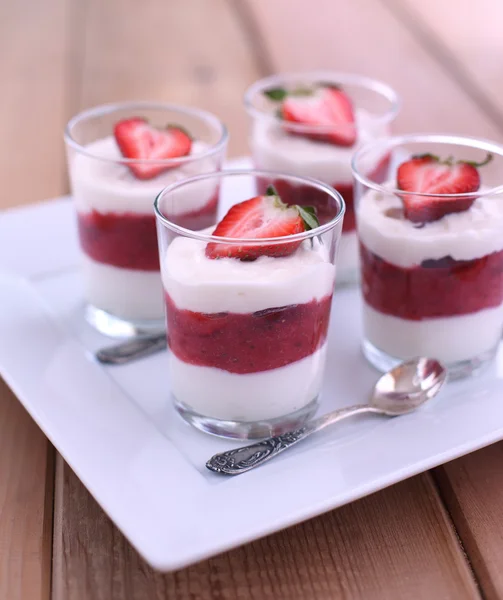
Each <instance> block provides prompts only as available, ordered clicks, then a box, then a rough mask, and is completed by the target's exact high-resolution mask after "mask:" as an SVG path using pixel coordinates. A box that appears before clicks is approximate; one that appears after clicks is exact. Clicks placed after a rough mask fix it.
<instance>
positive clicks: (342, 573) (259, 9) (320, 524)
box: [53, 0, 489, 600]
mask: <svg viewBox="0 0 503 600" xmlns="http://www.w3.org/2000/svg"><path fill="white" fill-rule="evenodd" d="M240 1H241V4H244V2H242V0H240ZM362 1H363V0H358V2H356V3H355V5H354V7H353V8H351V4H350V3H348V5H349V7H348V8H347V9H344V10H346V12H347V14H346V18H347V19H349V20H351V22H352V23H355V24H358V21H359V19H360V16H361V9H362V6H363V7H364V8H365V7H366V8H369V7H370V9H371V10H375V11H377V12H376V14H377V17H376V18H377V19H378V23H379V24H380V25H381V26H382V28H383V29H382V30H380V31H379V30H377V32H378V36H377V38H376V35H375V31H376V30H375V28H373V27H370V25H371V24H372V19H371V20H370V21H369V23H368V25H367V28H368V31H367V30H366V31H365V33H367V34H372V33H373V35H374V37H373V38H370V37H369V39H373V40H374V42H375V43H376V44H378V45H380V43H381V40H380V36H384V37H386V35H396V36H399V37H400V36H401V39H400V40H399V42H401V41H402V38H403V39H405V41H406V45H407V44H408V45H409V46H410V48H412V50H410V49H409V52H410V54H411V55H412V56H413V57H414V58H416V55H417V57H419V63H420V64H419V68H420V69H423V71H424V72H425V73H426V72H429V71H430V69H431V68H437V69H438V67H436V65H435V62H434V61H431V60H430V59H428V57H427V55H426V54H425V53H424V52H423V53H422V52H421V49H420V48H419V49H418V48H417V44H416V42H415V40H414V39H412V38H411V36H410V35H409V33H408V32H407V31H405V32H404V31H402V30H403V26H402V25H401V24H400V23H398V22H396V21H395V20H394V17H393V16H392V15H390V14H389V13H388V12H387V10H386V9H384V8H382V6H380V5H376V6H377V7H378V8H377V9H376V8H375V6H373V4H372V3H370V2H367V3H363V4H362ZM317 2H318V0H316V2H315V5H314V7H313V5H312V3H311V4H310V7H308V6H307V5H303V4H302V3H300V2H298V0H295V2H293V3H292V2H288V6H287V4H285V2H284V1H283V0H280V1H278V6H277V5H276V3H267V2H262V1H261V2H258V3H257V4H255V3H249V4H246V9H247V10H243V6H240V7H236V5H235V2H232V1H229V2H224V1H223V0H222V1H213V2H212V3H208V2H205V0H190V1H189V2H187V1H182V0H175V1H172V2H170V3H162V2H160V1H159V0H157V1H155V0H147V1H145V2H143V3H142V11H141V27H139V26H138V22H137V13H136V12H135V11H134V8H135V7H137V4H136V3H133V1H132V0H126V1H125V2H124V1H121V2H119V0H114V1H109V2H107V3H103V2H99V1H98V0H87V2H86V3H85V9H80V10H81V16H80V19H81V21H82V23H84V24H85V25H84V33H83V34H82V35H81V36H80V38H79V39H80V42H79V44H80V46H79V48H77V49H74V52H73V56H74V60H75V64H76V65H78V66H79V68H77V69H76V70H77V72H78V73H81V76H80V78H79V79H78V81H75V83H74V87H73V89H74V90H77V92H78V93H77V92H76V95H75V98H76V100H75V102H76V104H78V107H79V108H83V107H87V106H90V105H93V104H97V103H101V102H105V101H113V100H118V99H128V98H129V99H138V98H153V99H158V100H169V101H177V102H184V103H189V104H194V105H200V106H202V107H205V108H208V109H210V110H213V111H214V112H215V113H217V114H219V115H220V116H222V117H224V120H226V121H227V123H228V124H229V126H230V128H231V138H232V136H233V135H234V139H235V140H237V141H235V142H234V146H233V153H236V152H241V151H242V150H241V148H242V149H243V150H244V148H245V138H246V136H245V134H244V130H245V127H246V121H245V115H244V112H243V111H242V108H241V94H242V91H243V90H244V88H245V87H246V85H248V84H249V83H250V82H251V81H252V80H253V79H255V78H257V77H258V76H261V75H263V74H265V73H266V72H268V71H270V70H271V69H272V68H277V69H279V68H281V69H283V68H288V67H290V65H289V64H288V62H289V58H288V57H289V56H290V54H295V55H297V54H298V55H299V56H302V57H304V58H305V57H306V56H309V57H310V58H309V60H310V61H311V62H310V63H309V64H307V63H306V64H301V65H295V66H296V67H298V68H300V67H312V66H316V67H321V66H327V67H330V66H332V67H333V66H339V67H340V68H344V69H345V70H362V69H361V68H358V64H357V63H353V62H352V60H353V57H354V56H358V57H359V60H360V62H361V64H364V62H365V61H366V58H368V51H367V53H366V54H365V56H364V54H363V51H361V50H360V46H359V45H360V40H361V38H360V37H358V39H357V38H356V37H355V36H354V35H352V36H349V33H348V34H347V38H346V39H345V40H342V41H337V40H336V37H337V36H334V35H333V19H330V18H327V15H325V22H324V23H321V20H322V19H321V18H320V19H318V18H317V17H316V15H315V14H314V13H315V12H316V10H317V9H318V8H319V7H318V6H317ZM292 5H293V9H294V11H297V14H295V13H294V14H295V19H293V21H294V23H293V25H292V18H289V19H287V20H285V19H284V14H285V13H283V14H282V15H281V8H283V9H286V8H288V9H289V10H288V14H289V15H290V16H293V15H292V12H291V10H290V9H291V7H292ZM188 6H190V10H188ZM337 6H339V5H337ZM322 8H323V7H322ZM325 8H329V9H331V11H332V12H333V10H334V9H333V4H331V5H330V6H329V5H328V4H327V5H326V7H325ZM265 9H267V10H265ZM313 9H315V10H313ZM299 10H300V12H298V11H299ZM337 10H338V9H337ZM250 14H253V15H255V17H256V21H253V22H249V21H248V19H249V15H250ZM328 14H331V13H330V12H329V13H328ZM280 16H281V19H280V18H279V17H280ZM336 16H337V15H336ZM372 18H373V17H372ZM269 19H273V21H272V24H271V23H269ZM306 19H308V20H309V22H310V28H307V29H309V30H310V31H311V33H310V34H309V35H310V36H312V37H310V38H306V37H304V38H301V39H295V36H297V35H300V32H299V28H300V27H301V26H302V27H303V24H304V23H305V22H306ZM311 24H314V30H313V28H312V27H311ZM358 27H359V24H358ZM292 28H293V29H292ZM257 32H258V35H259V36H260V37H263V38H264V39H265V41H266V44H265V45H264V46H262V43H261V41H260V39H259V38H257ZM327 37H328V38H330V39H329V40H327V39H325V38H327ZM322 38H323V39H322ZM350 38H351V39H350ZM334 40H335V41H334ZM154 41H155V43H154ZM283 42H285V43H286V44H287V46H285V47H283V46H282V44H283ZM315 42H316V43H315ZM348 43H350V45H349V47H350V48H351V52H348V48H347V47H344V44H346V45H347V44H348ZM320 45H321V46H322V47H323V48H325V50H326V51H327V52H329V56H330V57H333V56H339V57H340V60H339V62H338V63H337V64H326V61H325V59H326V56H325V55H324V54H323V53H318V50H316V49H317V48H318V47H319V46H320ZM278 48H281V54H279V53H278ZM269 51H270V54H269V53H268V52H269ZM392 55H393V49H392V47H391V46H389V45H388V47H387V48H386V51H385V52H380V54H379V66H381V65H380V61H383V60H384V59H387V60H388V59H389V58H390V56H392ZM281 57H282V58H281ZM425 60H426V61H427V64H424V61H425ZM324 61H325V63H324ZM428 61H429V62H428ZM432 65H433V67H432ZM401 66H402V64H400V65H399V64H398V62H397V61H396V60H395V62H394V70H393V73H394V76H395V77H396V76H397V70H398V68H399V67H400V68H401ZM290 68H291V67H290ZM363 70H364V71H367V72H368V70H367V69H363ZM371 74H372V73H371ZM376 74H377V75H379V73H376ZM384 78H386V77H384ZM392 83H393V81H392ZM463 110H464V111H465V112H466V113H469V112H470V110H471V108H467V107H466V106H465V107H464V108H463V107H462V110H461V117H458V118H463V114H464V113H463ZM479 122H480V123H482V124H483V126H486V127H489V122H488V121H487V120H485V119H484V117H483V116H480V121H479ZM58 461H59V462H58V468H57V493H56V501H55V531H54V538H55V543H54V570H53V598H54V599H55V600H63V599H64V600H67V599H68V600H81V599H84V598H85V599H86V600H87V598H91V599H92V600H116V599H117V600H119V599H121V600H122V599H126V600H129V599H133V598H134V599H135V600H136V599H138V600H142V599H143V598H145V599H146V598H155V599H164V598H177V599H181V600H183V599H185V598H187V599H188V598H191V599H192V600H197V599H199V598H201V599H206V598H208V599H213V598H215V599H217V598H218V599H227V598H228V599H232V600H234V598H257V599H260V600H262V599H265V600H267V599H268V598H292V599H294V600H295V599H297V598H299V599H300V598H302V599H303V600H304V599H309V598H331V599H332V598H375V599H377V600H379V599H380V598H386V599H388V598H404V599H407V598H411V599H412V598H414V600H417V599H419V600H420V599H421V598H425V599H428V600H430V599H431V598H433V599H434V598H437V597H438V598H456V599H458V598H459V599H461V600H462V599H464V598H478V593H477V590H476V588H475V586H474V583H473V581H472V579H471V575H470V571H469V568H468V565H467V563H466V561H465V559H464V557H463V555H462V553H461V551H460V548H459V545H458V543H457V540H456V538H455V536H454V534H453V530H452V529H451V527H450V523H449V521H448V519H447V518H446V515H445V513H444V512H443V510H442V506H441V503H440V502H439V498H438V495H437V494H436V492H435V489H434V488H433V486H432V484H431V479H430V478H429V476H428V475H424V476H421V477H418V478H415V479H413V480H411V481H408V482H405V483H403V484H400V485H399V486H396V487H394V488H391V489H390V490H386V491H384V492H381V493H380V494H376V495H375V496H372V497H370V498H367V499H365V500H362V501H361V502H359V503H356V504H353V505H350V506H348V507H344V508H342V509H340V510H338V511H334V512H332V513H330V514H328V515H326V516H323V517H320V518H318V519H314V520H312V521H309V522H308V523H305V524H303V525H299V526H298V527H294V528H291V529H289V530H287V531H285V532H282V533H279V534H277V535H274V536H270V537H268V538H266V539H264V540H260V541H258V542H255V543H254V544H250V545H247V546H245V547H243V548H240V549H237V550H235V551H233V552H229V553H226V554H224V555H221V556H219V557H216V558H213V559H211V560H209V561H205V562H203V563H201V564H199V565H196V566H194V567H191V568H188V569H185V570H183V571H179V572H177V573H174V574H171V575H164V576H163V575H159V574H156V573H154V572H153V571H152V570H151V569H150V568H149V567H148V566H147V565H145V563H144V562H143V561H142V560H141V559H140V558H139V557H138V555H137V554H136V552H135V551H134V550H133V549H132V548H131V547H130V546H129V544H128V543H127V542H126V541H125V540H124V538H123V536H122V535H121V534H120V533H119V532H118V531H117V529H116V528H115V527H114V526H113V524H112V523H111V522H110V521H109V520H108V519H107V517H105V515H104V514H103V512H102V511H101V510H100V509H99V508H98V506H97V505H96V503H95V502H94V500H92V498H91V497H90V495H89V494H88V492H87V491H86V490H85V489H84V488H83V486H82V484H81V483H80V482H79V481H78V479H77V478H76V477H75V475H74V474H73V473H72V472H71V470H70V469H69V468H68V466H66V465H65V464H64V463H63V461H62V460H61V458H59V459H58Z"/></svg>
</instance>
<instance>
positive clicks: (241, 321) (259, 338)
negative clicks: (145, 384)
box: [155, 170, 344, 439]
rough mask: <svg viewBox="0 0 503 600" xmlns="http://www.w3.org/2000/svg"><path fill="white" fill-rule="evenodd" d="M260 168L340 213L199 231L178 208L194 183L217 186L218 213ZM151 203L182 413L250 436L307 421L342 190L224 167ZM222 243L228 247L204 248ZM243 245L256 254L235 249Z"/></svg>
mask: <svg viewBox="0 0 503 600" xmlns="http://www.w3.org/2000/svg"><path fill="white" fill-rule="evenodd" d="M264 177H265V178H269V177H272V178H273V179H274V180H275V181H278V182H284V183H285V184H288V185H303V186H306V187H309V188H313V189H314V190H316V192H317V194H318V195H319V197H320V203H321V199H322V197H324V200H325V203H324V204H323V203H321V206H324V207H325V208H326V209H327V210H330V211H331V214H333V217H332V219H331V220H329V221H328V222H327V223H325V224H324V225H321V226H319V227H316V228H314V229H312V230H310V231H303V232H302V233H297V234H294V235H289V236H284V237H272V238H267V239H266V238H264V239H241V238H237V237H218V236H213V235H212V232H213V230H214V227H213V226H212V227H208V229H207V230H205V231H195V230H193V229H191V228H187V227H184V226H183V222H180V221H179V219H178V218H177V214H178V212H179V205H180V203H183V201H184V200H183V199H184V198H185V196H186V195H187V194H194V195H195V194H199V193H200V190H202V189H205V188H206V187H210V188H212V189H213V188H215V187H217V186H218V187H221V195H222V198H221V201H220V205H219V214H218V216H217V215H216V216H215V220H214V224H216V223H217V222H219V221H220V220H221V218H222V217H223V216H224V215H225V214H226V212H227V209H228V207H229V206H230V205H234V204H237V203H240V202H242V201H244V200H248V199H250V198H253V197H255V196H257V193H258V192H257V187H259V186H260V182H261V180H262V179H263V178H264ZM155 211H156V217H157V230H158V239H159V250H160V262H161V272H162V281H163V286H164V298H165V302H166V314H167V329H168V342H169V348H170V352H169V359H168V360H169V382H170V389H171V392H172V395H173V398H174V402H175V406H176V408H177V410H178V412H179V413H180V414H181V416H182V417H183V418H184V419H185V420H186V421H188V422H189V423H191V424H192V425H194V426H195V427H197V428H199V429H202V430H203V431H206V432H209V433H214V434H217V435H222V436H227V437H234V438H243V439H253V438H260V437H265V436H269V435H272V434H277V433H280V432H282V431H285V430H288V429H290V428H292V427H296V426H297V425H299V424H300V423H302V422H303V421H304V420H305V419H307V418H308V417H310V416H311V415H312V414H314V412H315V411H316V408H317V398H318V394H319V392H320V387H321V383H322V378H323V371H324V366H325V355H326V349H327V333H328V324H329V318H330V308H331V300H332V293H333V288H334V281H335V258H336V251H337V247H338V243H339V240H340V237H341V232H342V221H343V214H344V202H343V200H342V197H341V196H340V194H339V193H338V192H336V191H335V190H334V189H332V188H331V187H329V186H327V185H325V184H323V183H321V182H317V181H314V180H310V179H305V178H301V177H295V176H290V175H285V174H282V173H269V172H262V171H249V170H247V171H227V172H226V171H221V172H220V173H214V174H208V175H201V176H198V177H192V178H190V179H187V180H185V181H183V182H179V183H176V184H173V185H171V186H169V187H167V188H166V189H165V190H163V191H162V192H161V194H160V195H159V196H158V197H157V199H156V202H155ZM254 218H257V217H254ZM215 248H218V249H221V250H223V249H224V250H225V255H226V256H225V257H222V258H214V257H213V254H208V252H213V251H214V249H215ZM243 248H244V249H245V250H246V249H250V248H253V250H254V253H255V257H254V258H253V259H249V258H248V259H244V258H243V259H241V258H236V257H234V256H235V254H236V253H238V251H239V252H242V251H243ZM271 249H272V250H271ZM245 253H246V252H245ZM271 254H275V255H276V256H271ZM233 255H234V256H233Z"/></svg>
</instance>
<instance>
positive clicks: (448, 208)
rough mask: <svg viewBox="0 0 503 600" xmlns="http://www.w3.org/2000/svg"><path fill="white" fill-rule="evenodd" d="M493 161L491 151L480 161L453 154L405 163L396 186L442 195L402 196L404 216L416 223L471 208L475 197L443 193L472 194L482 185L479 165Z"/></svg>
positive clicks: (400, 170) (431, 155)
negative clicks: (453, 155)
mask: <svg viewBox="0 0 503 600" xmlns="http://www.w3.org/2000/svg"><path fill="white" fill-rule="evenodd" d="M491 160H492V155H491V154H488V155H487V157H486V159H485V160H484V161H482V162H480V163H475V162H470V161H464V160H458V161H454V159H453V158H452V157H450V158H448V159H446V160H440V158H439V157H438V156H434V155H433V154H421V155H419V156H413V157H412V158H411V159H410V160H408V161H406V162H404V163H402V164H401V165H400V166H399V167H398V171H397V187H398V188H399V189H401V190H404V191H407V192H418V193H422V194H439V195H438V196H435V195H432V196H414V195H413V194H408V195H406V196H402V197H401V198H402V202H403V210H404V216H405V218H407V219H408V220H409V221H412V222H413V223H429V222H431V221H438V219H441V218H442V217H443V216H445V215H448V214H450V213H455V212H462V211H465V210H468V209H469V208H470V206H471V205H472V204H473V203H474V202H475V199H476V196H469V197H468V198H459V197H456V196H453V197H451V198H446V197H443V196H442V195H443V194H471V193H472V192H476V191H477V190H478V189H479V187H480V174H479V172H478V167H483V166H484V165H486V164H487V163H488V162H490V161H491Z"/></svg>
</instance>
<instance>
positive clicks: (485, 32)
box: [384, 0, 503, 140]
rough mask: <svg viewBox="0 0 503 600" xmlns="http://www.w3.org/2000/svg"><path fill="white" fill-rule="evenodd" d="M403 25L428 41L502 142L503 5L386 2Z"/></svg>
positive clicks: (495, 1)
mask: <svg viewBox="0 0 503 600" xmlns="http://www.w3.org/2000/svg"><path fill="white" fill-rule="evenodd" d="M384 1H385V2H386V3H387V4H388V6H390V8H391V9H392V10H393V11H394V12H395V14H396V15H397V16H398V17H399V18H400V19H401V21H402V23H403V24H404V25H405V26H406V27H408V28H409V29H410V31H411V32H412V33H413V34H414V35H416V37H417V38H418V39H422V40H423V44H424V46H425V48H427V49H428V50H429V52H430V53H431V54H432V55H433V56H436V57H437V58H438V59H439V60H440V61H442V62H443V63H444V64H445V65H446V66H447V68H448V69H449V72H450V74H451V76H452V77H453V78H455V79H456V80H457V81H458V83H459V84H460V86H461V87H462V88H463V89H464V90H465V92H466V93H467V94H468V95H469V96H471V97H472V99H473V100H474V101H475V102H476V103H477V104H478V105H479V107H480V108H481V109H482V110H483V111H485V113H486V114H487V115H489V116H490V117H491V119H492V120H493V122H494V123H495V124H496V127H495V131H494V133H493V134H492V136H491V137H492V138H494V139H499V140H501V139H502V137H503V76H502V74H503V37H502V35H501V28H502V24H503V3H501V1H500V0H480V1H479V2H477V4H476V5H474V4H471V3H470V2H458V3H456V9H455V10H453V3H452V2H451V0H421V2H415V1H414V0H384Z"/></svg>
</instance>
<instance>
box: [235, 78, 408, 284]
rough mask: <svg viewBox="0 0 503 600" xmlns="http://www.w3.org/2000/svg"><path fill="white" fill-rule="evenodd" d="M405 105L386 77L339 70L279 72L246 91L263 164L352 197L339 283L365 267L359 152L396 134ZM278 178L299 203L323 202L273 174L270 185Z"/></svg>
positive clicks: (378, 167) (254, 147)
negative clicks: (354, 170)
mask: <svg viewBox="0 0 503 600" xmlns="http://www.w3.org/2000/svg"><path fill="white" fill-rule="evenodd" d="M399 104H400V102H399V99H398V96H397V95H396V93H395V92H394V91H393V90H392V89H391V88H390V87H389V86H387V85H385V84H384V83H381V82H379V81H374V80H373V79H369V78H366V77H361V76H358V75H352V74H344V73H336V72H332V71H313V72H306V73H291V74H282V75H275V76H272V77H267V78H265V79H262V80H260V81H258V82H256V83H255V84H254V85H252V86H251V87H250V88H249V89H248V91H247V92H246V95H245V106H246V109H247V111H248V113H249V115H250V117H251V121H252V128H251V134H250V148H251V153H252V158H253V162H254V165H255V167H257V168H259V169H270V170H278V171H284V172H285V173H292V174H293V175H298V176H301V177H313V178H315V179H318V180H320V181H323V182H325V183H327V184H328V185H330V186H332V187H334V188H335V189H336V190H337V191H338V192H339V193H340V194H341V195H342V197H343V198H344V201H345V204H346V215H345V217H344V231H343V233H342V239H341V247H340V252H339V258H338V259H337V267H338V275H337V281H338V283H347V282H352V281H355V280H356V276H357V273H358V270H357V266H358V242H357V238H356V229H355V217H354V207H353V180H352V175H351V158H352V156H353V154H354V152H355V151H356V150H357V149H358V148H360V147H361V146H362V145H363V144H365V143H367V142H369V141H372V140H375V139H378V138H382V137H388V136H389V135H390V126H391V123H392V121H393V120H394V118H395V117H396V115H397V112H398V110H399ZM388 159H389V157H388V155H383V156H380V157H378V158H377V159H376V162H375V164H374V165H373V169H374V176H375V178H376V179H380V178H381V179H384V178H385V177H386V172H387V167H388ZM271 183H272V184H275V185H276V187H278V191H279V192H280V193H281V194H282V196H283V197H284V198H285V200H286V201H288V202H290V203H292V204H300V205H313V206H316V204H317V201H318V200H317V192H316V191H314V190H312V189H310V188H309V187H305V186H303V185H286V184H284V185H283V187H282V188H281V189H280V188H279V184H278V183H277V182H274V181H272V180H271V178H270V177H269V178H266V179H265V180H264V182H263V189H265V188H266V187H267V186H268V185H269V184H271ZM321 208H323V207H321ZM318 217H319V219H320V222H321V223H323V222H325V221H327V220H329V219H330V218H331V217H332V215H331V214H330V213H326V214H325V213H323V211H322V210H319V211H318Z"/></svg>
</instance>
